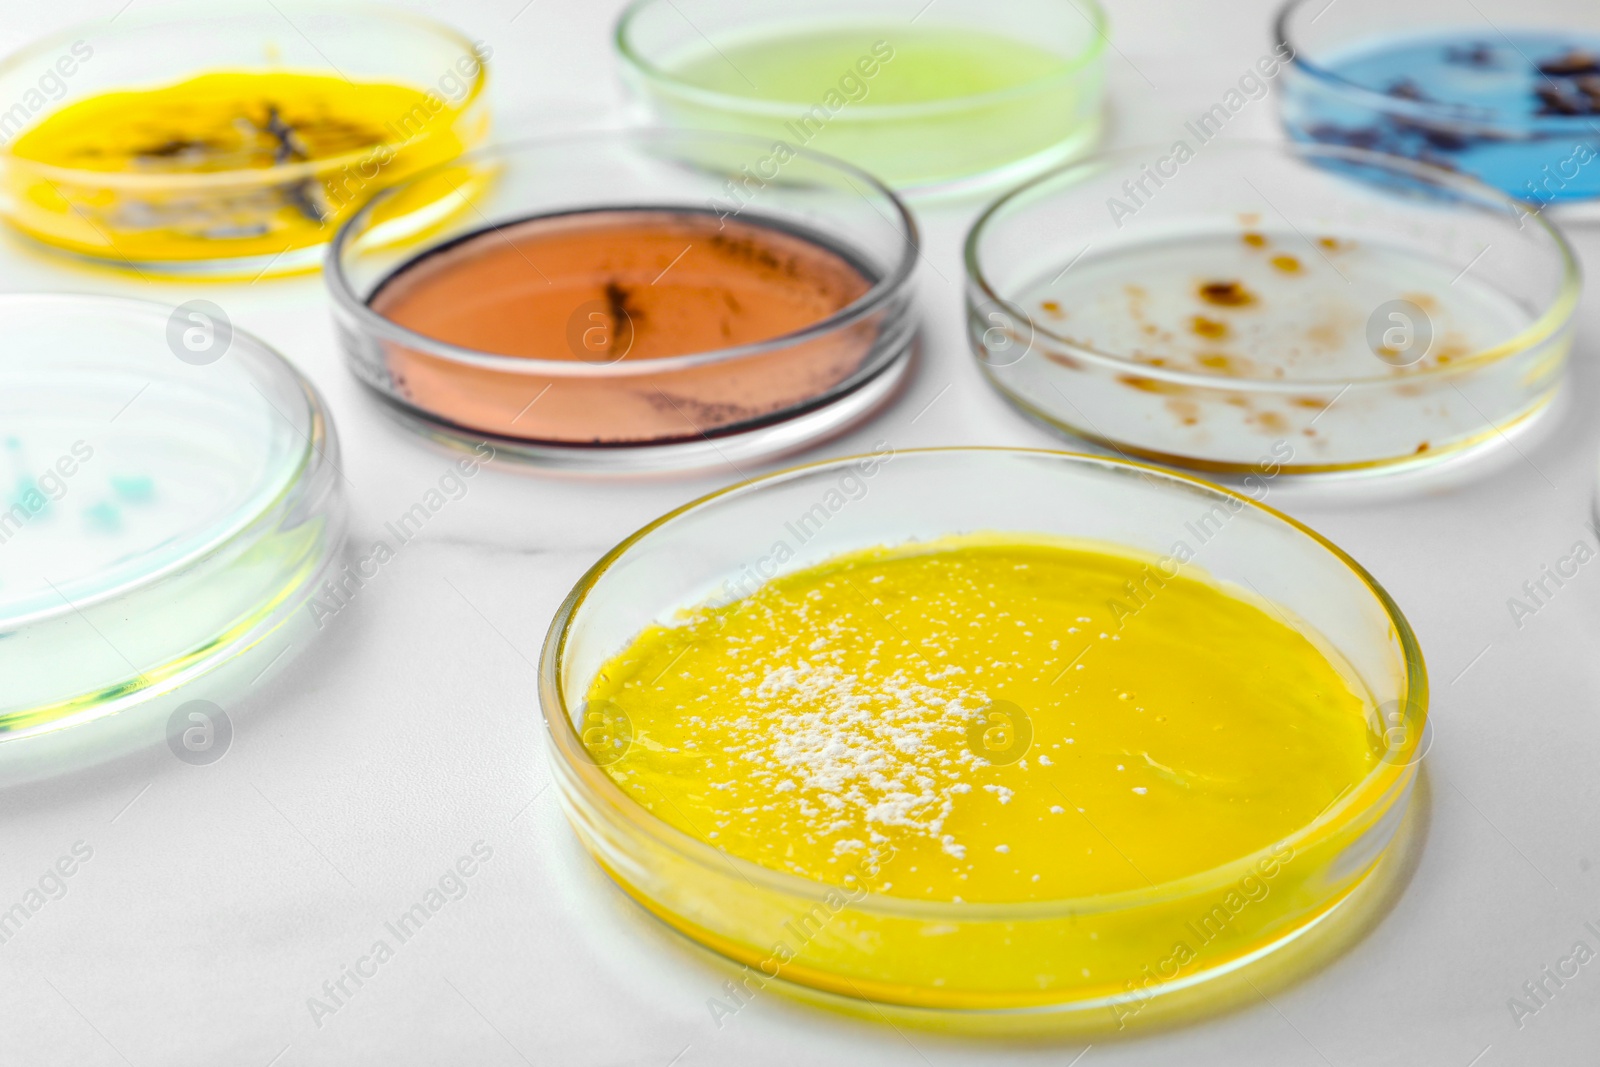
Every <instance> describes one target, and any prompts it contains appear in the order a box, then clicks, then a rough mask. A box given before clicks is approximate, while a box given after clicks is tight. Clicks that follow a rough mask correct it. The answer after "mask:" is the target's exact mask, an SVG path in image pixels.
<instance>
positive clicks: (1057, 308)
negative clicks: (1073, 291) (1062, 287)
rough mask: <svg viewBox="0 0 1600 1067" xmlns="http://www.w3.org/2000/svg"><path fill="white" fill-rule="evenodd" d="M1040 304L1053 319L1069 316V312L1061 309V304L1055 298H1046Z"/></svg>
mask: <svg viewBox="0 0 1600 1067" xmlns="http://www.w3.org/2000/svg"><path fill="white" fill-rule="evenodd" d="M1039 306H1040V307H1042V308H1044V313H1045V314H1046V315H1049V316H1050V317H1051V318H1052V319H1064V318H1066V317H1067V313H1066V312H1065V311H1062V310H1061V305H1060V304H1058V303H1056V302H1055V301H1054V300H1046V301H1044V302H1043V303H1041V304H1040V305H1039Z"/></svg>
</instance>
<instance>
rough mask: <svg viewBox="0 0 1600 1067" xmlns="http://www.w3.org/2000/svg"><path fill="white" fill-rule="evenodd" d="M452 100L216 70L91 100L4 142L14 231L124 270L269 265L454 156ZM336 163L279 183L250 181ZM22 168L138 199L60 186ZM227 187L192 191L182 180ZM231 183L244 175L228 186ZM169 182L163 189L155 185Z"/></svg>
mask: <svg viewBox="0 0 1600 1067" xmlns="http://www.w3.org/2000/svg"><path fill="white" fill-rule="evenodd" d="M464 103H465V101H464V100H463V101H460V102H451V101H447V100H444V99H442V98H441V97H439V96H437V95H435V94H431V93H427V92H425V91H423V90H420V89H414V88H409V87H406V86H402V85H389V84H382V83H374V82H349V81H346V80H345V79H344V78H341V77H337V76H330V75H323V74H313V73H299V72H294V71H270V72H250V71H241V72H232V71H218V72H212V73H207V74H201V75H197V76H195V77H193V78H189V79H187V80H185V81H182V82H178V83H176V84H173V85H167V86H162V87H159V88H152V89H134V90H117V91H111V92H105V93H100V94H98V95H96V96H92V97H89V98H88V99H85V100H81V101H79V102H77V103H73V104H69V105H68V106H66V107H63V108H61V109H60V110H58V111H55V112H53V113H51V114H49V115H47V116H45V117H44V118H43V119H42V120H41V121H40V122H39V123H38V124H37V125H35V126H34V127H33V128H32V129H30V130H28V131H27V132H26V133H24V134H23V135H22V136H21V137H19V138H18V139H17V141H16V142H15V144H14V145H13V146H12V148H11V153H12V155H13V156H15V157H16V159H17V160H19V161H21V164H20V166H18V167H17V168H15V176H14V177H13V178H12V181H13V182H14V183H16V184H18V185H20V190H19V192H20V194H21V195H20V196H19V198H18V199H19V200H20V201H21V203H20V206H19V209H18V212H17V216H16V218H15V220H14V221H16V222H17V223H18V224H19V225H20V226H22V228H23V229H24V230H27V231H28V232H30V233H31V234H32V235H33V236H35V237H38V238H40V239H41V240H44V241H47V242H49V243H51V244H57V245H61V246H63V247H67V248H70V249H73V250H77V251H83V252H88V253H90V254H94V255H98V256H103V257H108V258H122V259H127V260H132V261H139V260H157V261H159V260H166V259H206V258H213V257H223V256H229V257H232V256H249V255H258V254H266V255H274V254H277V253H281V252H283V251H285V250H287V249H291V248H296V247H302V246H305V245H308V244H320V243H322V242H323V241H326V240H327V239H328V238H329V237H330V236H331V235H332V233H333V230H334V229H335V228H336V227H337V225H338V223H339V222H340V221H342V219H343V218H344V217H345V216H347V215H349V214H350V213H352V212H353V211H355V210H356V209H357V208H358V207H359V206H360V205H361V204H362V203H364V202H365V201H366V199H367V198H368V197H370V196H371V195H372V194H373V193H375V192H377V191H378V189H379V188H381V187H382V186H383V185H386V184H389V183H391V182H393V181H395V180H397V179H398V178H400V177H402V176H404V175H405V174H408V173H412V172H414V171H416V170H419V169H421V168H423V167H426V166H430V165H432V164H435V163H439V162H443V161H445V160H447V159H450V158H453V157H454V156H456V155H457V154H459V153H460V152H461V151H462V150H463V149H464V148H465V147H466V144H467V142H468V141H469V140H472V139H475V136H476V134H477V133H481V132H482V131H476V133H474V132H472V131H463V130H460V129H458V128H456V126H455V123H456V120H457V119H458V118H459V117H460V116H461V114H462V111H461V107H462V105H463V104H464ZM334 159H338V160H340V161H341V165H339V166H332V165H330V166H328V167H327V168H323V169H317V168H313V171H314V173H312V174H310V175H309V176H307V175H304V174H302V175H301V176H299V177H297V178H294V179H287V178H286V179H285V180H283V181H281V182H270V181H263V180H262V179H261V178H259V177H256V176H254V175H252V174H250V173H249V172H251V171H265V170H268V169H270V168H273V167H280V166H288V165H293V164H303V163H316V162H318V161H324V160H334ZM29 162H32V163H36V164H44V165H48V166H50V167H54V168H64V169H67V170H72V171H78V172H90V173H92V174H106V175H139V176H146V177H148V178H149V179H150V180H149V181H147V182H144V183H141V184H139V185H138V186H128V185H118V184H116V183H115V181H114V180H111V179H108V180H107V182H106V183H105V184H98V183H97V182H96V181H95V179H94V178H92V177H76V178H63V177H61V176H60V175H59V174H57V173H53V172H45V171H40V170H36V169H33V168H30V167H29V166H28V165H27V164H28V163H29ZM223 172H234V173H238V174H240V178H239V180H238V181H235V182H227V181H223V182H222V183H221V184H210V185H194V184H193V183H192V182H191V183H185V182H184V180H183V179H184V177H187V176H193V175H202V174H221V173H223ZM240 172H243V173H240ZM169 175H170V176H173V180H172V181H171V182H170V183H164V182H162V181H161V178H162V177H163V176H169Z"/></svg>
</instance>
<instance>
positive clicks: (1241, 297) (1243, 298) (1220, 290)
mask: <svg viewBox="0 0 1600 1067" xmlns="http://www.w3.org/2000/svg"><path fill="white" fill-rule="evenodd" d="M1199 294H1200V299H1201V300H1204V301H1205V302H1206V303H1208V304H1213V305H1215V306H1217V307H1225V308H1238V307H1248V306H1249V305H1251V304H1254V303H1255V302H1256V295H1255V294H1254V293H1252V292H1251V291H1250V290H1248V289H1246V288H1245V287H1244V285H1242V284H1241V283H1239V282H1236V281H1226V282H1202V283H1201V285H1200V289H1199Z"/></svg>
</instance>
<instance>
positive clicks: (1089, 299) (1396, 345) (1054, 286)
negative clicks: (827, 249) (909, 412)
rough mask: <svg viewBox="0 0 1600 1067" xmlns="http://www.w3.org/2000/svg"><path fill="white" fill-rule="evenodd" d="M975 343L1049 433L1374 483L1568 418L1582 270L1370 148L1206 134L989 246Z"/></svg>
mask: <svg viewBox="0 0 1600 1067" xmlns="http://www.w3.org/2000/svg"><path fill="white" fill-rule="evenodd" d="M966 272H967V311H968V315H967V318H968V335H969V338H970V340H971V344H972V347H973V350H974V352H975V353H976V354H977V356H978V362H979V365H980V367H981V368H982V370H983V372H984V374H985V376H986V377H987V378H988V380H989V381H990V382H991V383H992V384H993V385H994V386H995V387H996V388H997V389H998V390H999V391H1000V392H1001V394H1002V395H1004V396H1005V397H1006V398H1007V399H1008V400H1010V401H1011V402H1012V403H1013V404H1015V405H1016V406H1017V407H1018V408H1020V409H1021V410H1022V411H1024V412H1025V413H1027V414H1028V415H1030V416H1031V417H1033V418H1034V419H1036V420H1037V421H1039V422H1042V423H1044V424H1045V425H1047V426H1050V427H1052V428H1054V429H1057V430H1059V431H1061V432H1064V433H1067V434H1070V435H1072V436H1074V437H1078V438H1082V439H1086V440H1089V441H1092V442H1095V443H1097V444H1099V445H1101V446H1103V447H1106V448H1109V449H1113V450H1115V451H1117V452H1120V453H1123V454H1126V455H1130V456H1138V457H1142V458H1146V459H1153V460H1156V461H1159V462H1163V463H1168V464H1172V465H1175V466H1182V467H1188V468H1191V469H1196V470H1203V471H1208V472H1212V473H1216V474H1219V475H1232V476H1243V477H1251V476H1256V477H1263V476H1264V477H1278V476H1280V475H1290V476H1298V475H1318V476H1324V475H1346V476H1350V475H1366V474H1375V473H1383V472H1389V471H1396V470H1401V469H1411V468H1415V467H1417V466H1419V465H1422V464H1432V463H1438V462H1439V461H1441V460H1443V459H1445V458H1454V457H1465V456H1466V455H1467V454H1469V453H1471V452H1473V451H1474V450H1480V449H1488V448H1492V447H1493V446H1495V445H1498V444H1500V443H1502V442H1504V441H1505V440H1506V439H1507V438H1508V437H1509V436H1512V435H1514V434H1515V433H1516V432H1517V431H1519V430H1522V429H1525V428H1527V427H1530V426H1532V425H1533V424H1534V423H1535V422H1536V421H1537V420H1538V419H1539V417H1540V416H1541V415H1542V414H1543V413H1545V412H1546V411H1547V410H1548V409H1549V408H1550V406H1551V401H1552V400H1553V399H1554V398H1555V397H1556V396H1557V394H1558V392H1559V390H1560V387H1561V384H1562V381H1563V380H1564V376H1565V375H1564V372H1565V366H1566V360H1567V354H1568V350H1569V348H1570V346H1571V326H1572V315H1573V311H1574V308H1575V307H1576V304H1577V298H1578V292H1579V284H1580V283H1579V273H1578V267H1577V264H1576V262H1575V260H1574V258H1573V254H1572V251H1571V249H1570V248H1569V246H1568V244H1567V242H1566V241H1565V239H1564V238H1563V237H1562V236H1561V234H1560V233H1559V232H1558V231H1557V230H1555V229H1554V228H1553V227H1551V226H1550V225H1549V223H1548V222H1546V221H1545V220H1544V219H1543V218H1541V217H1540V216H1539V215H1538V214H1537V212H1536V211H1535V210H1534V209H1533V208H1532V207H1530V206H1528V205H1524V204H1522V203H1520V202H1518V201H1515V200H1512V199H1510V198H1509V197H1506V196H1505V195H1504V194H1502V193H1499V192H1497V191H1495V190H1493V189H1491V188H1489V187H1488V186H1485V185H1483V184H1481V183H1479V182H1477V181H1475V180H1473V179H1470V178H1466V177H1463V176H1460V175H1457V174H1453V173H1451V172H1449V171H1446V170H1442V169H1440V168H1436V167H1431V166H1428V165H1427V164H1422V163H1416V162H1413V161H1410V160H1404V159H1400V158H1398V157H1390V156H1383V155H1379V154H1375V153H1371V152H1366V151H1362V150H1359V149H1351V148H1343V147H1337V146H1320V145H1303V144H1277V143H1273V144H1266V143H1252V142H1248V141H1233V142H1205V141H1201V140H1199V138H1198V137H1197V136H1195V135H1193V134H1192V133H1191V134H1190V135H1189V136H1188V138H1187V139H1186V140H1180V141H1178V142H1176V143H1174V144H1172V145H1169V146H1166V147H1149V148H1133V149H1126V150H1121V151H1118V152H1114V153H1108V154H1105V155H1101V156H1097V157H1095V158H1092V159H1089V160H1086V161H1084V162H1082V163H1078V164H1074V165H1072V166H1069V167H1064V168H1061V169H1059V170H1056V171H1054V172H1052V173H1050V174H1048V175H1045V176H1044V177H1042V178H1039V179H1037V180H1036V181H1034V182H1032V183H1030V184H1028V185H1025V186H1023V187H1021V188H1019V189H1017V190H1015V191H1013V192H1012V193H1010V194H1008V195H1006V196H1005V197H1003V198H1001V199H1000V200H998V201H996V202H995V203H994V204H993V205H991V206H990V207H989V208H988V209H987V210H986V211H985V212H984V213H983V215H982V216H981V217H980V218H979V219H978V221H977V223H976V224H975V225H974V226H973V228H972V230H971V232H970V233H969V235H968V239H967V245H966Z"/></svg>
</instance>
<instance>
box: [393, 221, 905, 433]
mask: <svg viewBox="0 0 1600 1067" xmlns="http://www.w3.org/2000/svg"><path fill="white" fill-rule="evenodd" d="M873 284H874V279H873V278H872V276H871V275H869V274H868V273H867V271H866V270H865V269H863V268H862V267H861V266H859V265H857V264H856V263H855V262H853V261H852V260H851V259H850V258H848V257H847V256H846V255H845V254H843V253H842V252H840V251H838V250H837V249H835V248H834V247H833V246H832V245H830V244H828V243H825V242H824V241H823V240H822V239H821V238H820V237H815V236H812V235H808V234H805V233H801V232H799V231H797V230H794V229H791V228H780V227H778V226H776V225H769V224H767V223H764V222H752V221H747V220H745V219H734V218H727V219H723V218H719V217H718V216H717V215H715V214H711V213H706V212H700V211H694V210H671V209H658V208H639V209H597V210H593V211H584V212H575V213H571V214H563V215H556V216H547V217H540V218H534V219H528V220H525V221H522V222H516V223H511V224H508V225H503V226H499V227H497V228H495V229H493V230H488V231H483V232H479V233H475V234H470V235H468V236H466V237H463V238H460V239H458V240H456V241H453V242H451V243H449V244H447V245H445V246H443V247H441V248H437V249H433V250H430V251H428V252H426V253H424V254H423V255H421V256H419V257H417V258H416V259H414V260H412V261H411V262H409V263H407V264H405V265H404V266H402V267H401V268H399V269H398V270H397V271H395V272H394V273H393V274H392V275H391V276H390V277H389V278H388V279H387V280H386V281H385V282H384V283H383V284H382V285H380V286H379V287H378V289H377V290H376V291H375V292H374V293H373V295H372V297H371V298H370V300H369V304H370V306H371V307H372V309H373V310H374V311H377V312H378V313H379V314H381V315H383V316H385V317H386V318H388V319H391V320H392V321H394V322H396V323H398V324H400V325H402V326H405V327H407V328H409V329H411V330H414V331H416V332H417V333H420V334H423V335H425V336H427V337H428V338H430V339H432V340H435V341H442V342H445V343H448V344H450V345H455V346H458V347H461V348H467V349H472V350H474V351H478V352H485V353H493V354H495V355H501V356H510V357H526V358H528V359H534V360H541V361H551V360H554V361H562V362H569V363H575V364H580V365H582V364H587V365H589V366H590V367H592V368H593V371H594V373H593V374H592V375H586V374H581V373H580V374H578V375H576V376H567V377H563V376H559V375H558V376H553V377H550V378H548V379H544V378H539V379H535V378H531V377H528V376H525V375H520V374H514V373H507V372H499V371H493V370H487V369H484V368H481V367H477V366H471V365H464V364H461V363H454V362H449V361H444V360H440V359H437V358H435V357H432V356H430V355H428V354H426V353H423V352H420V351H416V350H414V349H411V348H402V347H400V346H391V347H390V349H389V352H388V366H387V371H388V374H389V376H390V379H391V381H392V383H393V385H394V387H395V389H396V390H397V392H398V393H399V395H400V396H401V397H403V398H404V399H405V400H407V401H408V402H409V403H411V404H413V405H415V406H417V407H419V408H421V409H423V410H424V411H427V412H430V413H433V414H436V415H442V416H444V417H446V418H448V419H450V420H451V421H452V422H454V423H457V424H459V425H464V426H468V427H473V428H477V429H483V430H487V431H490V432H502V433H507V434H510V435H515V436H522V437H534V438H537V439H546V440H557V441H568V440H572V441H580V442H594V441H601V442H607V441H623V440H631V441H639V440H644V441H649V440H670V439H676V438H685V437H698V436H699V435H700V434H701V433H702V432H704V431H706V430H708V429H715V428H720V427H722V426H726V425H729V424H734V423H739V422H745V421H749V420H751V419H755V418H759V417H761V416H765V415H771V414H773V413H774V412H779V411H782V410H784V409H786V408H790V407H793V406H794V405H796V404H801V403H804V402H806V401H807V400H810V399H813V398H816V397H819V396H821V395H822V394H824V393H826V392H827V391H828V390H829V389H831V388H833V387H834V386H837V385H838V384H839V383H840V382H842V381H844V380H845V379H847V378H849V377H850V375H851V374H852V373H854V372H855V371H856V370H857V369H858V367H859V366H860V364H861V362H862V360H863V359H864V358H865V356H866V354H867V351H868V348H869V347H870V344H871V341H872V339H873V335H874V330H873V328H872V327H871V325H870V324H866V325H864V326H862V327H861V328H854V327H847V328H845V329H844V330H843V331H840V332H835V333H830V334H827V335H825V336H820V337H817V338H815V339H811V340H806V341H800V342H795V343H794V344H793V345H791V346H788V347H787V348H786V349H784V350H782V351H778V350H774V351H773V352H772V353H771V354H770V355H761V354H759V353H758V354H756V355H753V356H752V357H750V358H747V359H742V360H735V361H733V362H731V363H729V364H727V365H719V364H717V363H715V362H713V363H710V364H708V365H707V366H705V367H704V368H701V369H699V370H697V371H695V372H693V373H691V374H689V375H688V376H687V377H685V376H684V375H682V374H679V375H676V376H674V378H673V380H672V382H671V384H664V383H663V382H662V381H660V380H658V379H657V377H656V376H654V375H652V374H650V373H649V372H648V370H644V371H641V372H638V373H616V371H615V367H616V365H618V364H623V363H626V364H628V365H629V367H630V368H631V367H632V365H634V364H646V363H648V362H649V361H651V360H662V359H669V358H671V357H674V356H691V355H696V354H701V353H711V352H719V351H722V350H727V349H735V348H739V347H741V346H750V345H759V344H762V343H763V342H771V341H774V340H775V339H779V338H783V337H785V336H787V335H791V334H794V333H796V332H798V331H802V330H805V329H807V328H808V327H812V326H815V325H816V324H817V323H819V322H821V321H823V320H825V319H827V318H828V317H830V316H832V315H834V314H835V313H837V312H839V311H840V310H842V309H844V308H846V307H848V306H849V305H851V304H852V303H854V302H855V301H856V300H858V299H859V298H860V297H861V296H862V295H864V294H865V293H866V292H867V291H868V290H869V289H871V288H872V286H873ZM608 371H610V372H611V373H609V374H608V373H607V372H608ZM536 395H537V396H538V401H537V404H535V405H534V406H532V407H530V406H529V402H530V400H531V399H532V398H533V397H534V396H536Z"/></svg>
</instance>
